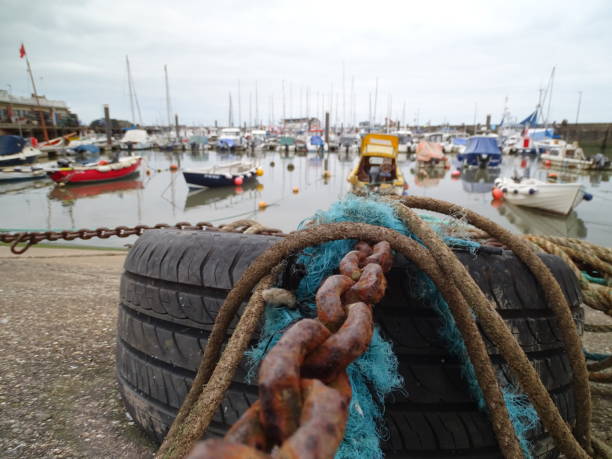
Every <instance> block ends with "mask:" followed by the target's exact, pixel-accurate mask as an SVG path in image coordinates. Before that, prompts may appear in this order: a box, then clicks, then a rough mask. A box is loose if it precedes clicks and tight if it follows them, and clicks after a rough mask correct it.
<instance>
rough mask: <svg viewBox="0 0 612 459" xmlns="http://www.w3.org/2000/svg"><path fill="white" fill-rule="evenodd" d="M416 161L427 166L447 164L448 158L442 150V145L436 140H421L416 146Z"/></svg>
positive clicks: (444, 166) (443, 165)
mask: <svg viewBox="0 0 612 459" xmlns="http://www.w3.org/2000/svg"><path fill="white" fill-rule="evenodd" d="M416 160H417V163H418V164H420V165H424V166H429V167H443V168H446V167H447V166H448V158H447V157H446V155H445V154H444V153H443V151H442V145H441V144H439V143H437V142H426V141H421V142H419V144H418V145H417V147H416Z"/></svg>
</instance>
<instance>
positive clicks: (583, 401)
mask: <svg viewBox="0 0 612 459" xmlns="http://www.w3.org/2000/svg"><path fill="white" fill-rule="evenodd" d="M399 200H400V201H401V202H402V204H404V205H406V206H409V207H414V208H419V209H424V210H430V211H433V212H438V213H442V214H446V215H457V214H459V215H461V216H462V218H464V219H465V220H466V221H467V222H468V223H470V224H471V225H473V226H476V227H477V228H480V229H481V230H483V231H486V232H487V233H489V235H491V236H492V237H494V238H496V239H497V240H498V241H500V242H501V243H503V244H504V245H505V246H507V247H508V248H510V249H511V250H512V251H513V252H514V254H515V255H516V256H517V257H518V258H519V259H520V260H521V261H522V262H523V263H525V265H526V266H527V267H528V268H529V270H530V271H531V272H532V273H533V275H534V277H535V278H536V279H537V281H538V282H539V284H540V286H541V287H542V290H543V291H544V295H545V297H546V299H547V301H548V303H549V305H550V307H551V309H552V310H553V312H554V313H555V316H556V317H557V320H558V324H559V328H560V331H561V336H562V338H563V341H564V342H565V345H566V349H567V353H568V356H569V360H570V366H571V368H572V372H573V374H574V394H575V400H576V427H575V429H574V434H575V436H576V438H577V439H578V441H579V442H580V445H582V447H584V448H585V449H586V450H587V451H589V450H590V426H591V396H590V392H589V385H588V372H587V368H586V362H585V360H584V355H583V354H582V345H581V342H580V337H579V336H578V332H577V330H576V326H575V324H574V321H573V318H572V316H571V313H570V309H569V306H568V304H567V301H566V299H565V296H564V295H563V292H562V290H561V287H560V286H559V283H558V282H557V280H556V279H555V277H554V276H553V275H552V274H551V272H550V271H549V270H548V268H547V267H546V265H545V264H544V263H543V262H542V260H540V258H539V257H538V256H537V255H536V254H535V252H534V251H533V250H532V249H531V248H530V246H529V245H528V244H527V243H526V242H525V241H524V240H522V239H521V238H519V237H517V236H515V235H513V234H512V233H510V232H509V231H507V230H505V229H503V228H501V227H500V226H499V225H497V224H496V223H494V222H493V221H491V220H489V219H487V218H485V217H483V216H481V215H479V214H477V213H475V212H472V211H471V210H469V209H466V208H463V207H460V206H457V205H455V204H452V203H450V202H446V201H440V200H434V199H430V198H422V197H418V196H405V197H402V198H400V199H399ZM437 256H439V255H437ZM447 258H450V257H447ZM449 262H450V263H451V264H450V265H448V264H446V263H449ZM459 264H460V263H459V261H458V260H456V258H455V259H454V260H453V258H450V260H449V259H447V260H445V265H446V268H445V269H446V270H447V274H448V275H449V276H450V277H452V278H454V279H458V278H461V277H463V279H462V280H461V281H460V282H459V283H458V285H457V286H458V287H459V288H460V289H462V292H463V293H464V295H465V296H466V297H467V299H468V303H469V304H470V305H471V306H472V307H473V308H474V309H475V311H476V314H477V315H478V316H479V318H480V319H481V325H482V327H483V328H484V330H485V332H486V333H487V335H488V336H489V337H490V338H491V340H492V341H493V342H494V343H495V344H496V345H497V346H498V347H499V348H500V350H501V351H502V355H503V356H504V359H505V360H506V362H507V363H508V364H509V366H510V367H511V368H513V370H514V372H515V373H516V376H517V378H518V379H519V382H520V384H521V388H522V389H523V391H524V392H525V393H526V394H527V395H528V396H529V399H530V400H531V402H532V403H533V404H534V406H535V407H536V410H537V412H538V415H539V416H540V418H541V419H542V422H543V423H544V425H545V427H546V428H547V430H548V431H549V432H550V434H551V435H552V436H553V437H554V438H555V440H557V444H558V445H559V447H560V448H561V449H562V450H564V452H565V453H566V454H568V456H569V457H587V456H586V453H585V451H584V450H583V449H582V448H581V447H580V446H579V445H578V444H577V443H576V441H575V440H574V438H571V436H568V435H567V434H566V433H564V431H565V430H566V429H565V428H563V427H565V423H564V422H563V421H559V419H560V415H559V413H558V410H557V409H556V407H555V405H554V404H553V403H552V400H551V399H550V396H549V394H548V392H547V391H546V389H545V388H544V386H543V384H542V382H541V380H540V379H539V377H538V375H537V372H536V371H535V369H534V368H533V365H531V363H530V362H529V360H528V359H527V357H526V355H525V353H524V352H523V350H522V348H521V347H520V346H519V345H518V343H517V342H516V339H514V338H512V339H511V338H510V336H512V335H511V333H510V331H509V330H508V327H507V325H506V324H505V322H504V321H503V320H502V319H501V317H499V315H497V314H496V313H495V311H494V309H493V311H492V306H491V305H490V303H489V302H488V301H487V299H486V298H485V297H484V295H483V294H482V292H481V291H480V289H478V287H477V285H476V284H475V282H474V280H473V279H472V278H471V277H470V276H469V275H468V274H467V272H465V269H463V272H465V273H466V275H465V276H462V275H460V274H457V273H461V270H460V269H459V266H457V265H459ZM451 266H452V267H453V268H454V269H452V270H451ZM494 324H496V325H497V327H494V326H493V325H494ZM495 328H497V329H495ZM500 332H507V333H502V334H498V333H500ZM504 335H505V336H504ZM508 335H510V336H508ZM502 347H503V350H502ZM551 410H552V411H551ZM559 423H560V424H563V427H561V426H560V425H559ZM569 451H571V452H569Z"/></svg>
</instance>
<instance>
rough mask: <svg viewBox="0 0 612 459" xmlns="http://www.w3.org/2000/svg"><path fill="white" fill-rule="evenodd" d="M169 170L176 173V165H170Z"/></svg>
mask: <svg viewBox="0 0 612 459" xmlns="http://www.w3.org/2000/svg"><path fill="white" fill-rule="evenodd" d="M170 170H171V171H172V172H176V171H177V170H178V166H177V165H176V164H170Z"/></svg>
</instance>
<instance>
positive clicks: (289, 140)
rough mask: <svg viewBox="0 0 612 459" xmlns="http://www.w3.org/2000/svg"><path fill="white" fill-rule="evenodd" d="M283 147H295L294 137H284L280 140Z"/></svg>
mask: <svg viewBox="0 0 612 459" xmlns="http://www.w3.org/2000/svg"><path fill="white" fill-rule="evenodd" d="M279 143H280V144H281V145H283V146H285V145H293V144H294V143H295V139H294V138H293V137H286V136H283V137H281V138H280V142H279Z"/></svg>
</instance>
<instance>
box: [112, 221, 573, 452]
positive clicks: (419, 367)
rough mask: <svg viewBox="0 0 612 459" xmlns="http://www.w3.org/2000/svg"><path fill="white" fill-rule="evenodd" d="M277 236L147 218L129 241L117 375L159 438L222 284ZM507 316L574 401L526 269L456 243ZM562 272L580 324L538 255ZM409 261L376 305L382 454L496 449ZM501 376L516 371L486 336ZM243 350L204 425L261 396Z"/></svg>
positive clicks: (562, 397)
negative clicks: (393, 369) (385, 369)
mask: <svg viewBox="0 0 612 459" xmlns="http://www.w3.org/2000/svg"><path fill="white" fill-rule="evenodd" d="M277 240H278V238H275V237H272V236H247V235H241V234H232V233H213V232H205V231H193V232H191V231H178V230H155V231H147V232H145V234H144V235H143V236H141V237H140V238H139V239H138V241H137V243H136V244H135V245H134V247H133V248H132V250H131V251H130V253H129V255H128V257H127V259H126V262H125V273H124V274H123V276H122V279H121V295H120V305H119V319H118V340H117V377H118V381H119V388H120V391H121V394H122V397H123V400H124V402H125V405H126V407H127V409H128V411H129V412H130V414H131V415H132V417H133V418H134V419H135V421H136V422H137V423H138V424H139V425H140V426H141V427H142V428H143V429H144V430H145V431H146V432H147V433H148V434H150V435H151V436H152V437H153V438H154V439H155V440H156V441H158V442H161V441H162V439H163V437H164V435H165V434H166V432H167V430H168V429H169V427H170V425H171V423H172V420H173V418H174V416H175V415H176V412H177V410H178V408H179V407H180V405H181V402H182V400H183V399H184V397H185V396H186V394H187V392H188V390H189V387H190V385H191V381H192V380H193V378H194V376H195V371H196V369H197V367H198V365H199V361H200V358H201V353H202V349H204V347H205V346H206V342H207V338H208V335H209V334H210V331H211V329H212V325H213V323H214V317H215V315H216V313H217V311H218V309H219V307H220V306H221V304H222V302H223V299H224V298H225V295H226V294H227V292H228V291H229V289H231V287H232V285H234V283H235V282H236V281H237V280H238V279H239V278H240V276H241V274H242V273H243V272H244V270H245V269H246V267H247V266H248V265H249V264H250V263H251V262H252V261H253V260H254V259H255V258H256V257H257V255H259V254H260V253H261V252H263V250H265V249H266V248H267V247H270V246H271V245H272V244H274V242H276V241H277ZM455 253H456V255H457V257H458V258H459V260H460V261H461V262H462V263H463V264H464V265H465V266H466V267H467V268H468V270H469V272H470V274H471V275H472V277H473V278H474V280H475V281H476V282H477V283H478V285H479V286H480V287H481V289H482V290H483V292H484V293H485V295H486V296H487V297H488V298H489V299H490V300H492V301H493V302H494V303H495V304H496V306H497V309H498V310H499V312H500V314H501V316H502V317H503V318H504V320H505V321H506V322H507V323H508V324H509V326H510V328H511V330H512V332H513V334H514V335H515V336H516V338H517V340H518V341H519V342H520V344H521V345H522V347H523V349H524V350H525V352H526V353H527V355H528V357H529V358H530V360H531V361H532V362H533V363H534V365H535V367H536V369H537V370H538V372H539V373H540V375H541V378H542V381H543V382H544V384H545V386H546V387H547V389H548V390H549V392H550V394H551V396H552V398H553V400H554V401H555V403H556V404H557V406H558V407H559V409H560V412H561V415H562V416H563V418H564V419H565V420H566V421H567V422H569V423H570V424H573V423H574V421H575V407H574V398H573V392H572V382H571V370H570V366H569V361H568V358H567V355H566V353H565V350H564V347H563V345H562V342H561V338H560V334H559V332H558V330H557V328H556V325H555V319H554V318H553V314H552V311H551V310H550V309H549V308H548V307H547V305H546V304H545V302H544V299H543V294H542V292H541V290H540V289H539V288H538V287H537V285H536V282H535V280H534V278H533V276H532V275H531V274H530V273H529V272H528V271H527V269H526V268H525V267H524V266H523V265H522V264H521V263H520V261H519V260H518V259H517V258H516V257H515V256H514V255H513V254H512V253H511V252H508V251H501V250H499V251H497V252H495V251H482V252H480V253H478V254H477V255H473V254H470V253H467V252H461V251H455ZM541 258H542V260H543V261H544V262H545V263H546V265H547V266H548V267H549V268H550V269H551V271H552V272H553V274H554V275H555V277H556V278H557V280H558V281H559V283H560V285H561V287H562V289H563V291H564V293H565V295H566V298H567V299H568V302H569V304H570V306H571V308H572V313H573V315H574V317H575V319H576V321H577V323H578V324H579V325H580V324H581V323H582V308H581V307H580V301H581V300H580V289H579V286H578V283H577V281H576V280H575V278H574V275H573V273H572V272H571V271H570V269H569V268H568V267H567V266H566V265H565V264H564V263H563V262H562V261H561V260H560V259H559V258H557V257H555V256H552V255H541ZM414 275H415V273H414V272H413V271H412V268H411V266H410V265H409V263H407V262H406V261H405V260H404V259H403V257H401V256H396V260H395V264H394V267H393V269H392V270H391V271H390V273H389V274H388V279H389V287H388V290H387V294H386V296H385V298H384V299H383V301H382V302H381V304H379V305H378V306H377V307H376V308H375V317H376V321H377V323H378V325H379V327H380V329H381V332H382V333H383V335H384V336H385V337H386V338H387V339H389V340H392V341H393V344H394V351H395V353H396V355H397V356H398V360H399V370H400V373H401V375H402V376H403V377H404V381H405V386H404V389H405V390H403V391H397V392H395V393H393V394H391V396H390V397H388V399H387V400H386V401H385V426H383V430H386V431H388V433H389V435H387V439H386V440H384V442H383V449H384V450H385V453H386V457H412V458H417V457H430V458H431V457H449V458H450V457H453V458H456V457H465V458H467V457H477V458H485V457H486V458H493V457H501V454H500V452H499V449H498V446H497V442H496V440H495V436H494V434H493V431H492V429H491V427H490V425H489V422H488V419H487V417H486V415H484V414H483V413H481V412H480V411H478V409H477V407H476V404H475V403H474V401H473V400H472V399H471V397H470V395H469V393H468V389H467V385H466V383H465V381H464V380H463V379H462V376H461V367H460V364H459V362H458V361H457V360H456V359H455V358H454V357H452V356H450V355H449V354H448V352H447V350H446V346H445V344H444V342H443V341H442V340H441V339H440V337H439V336H438V329H439V328H440V326H441V321H440V319H439V317H438V314H437V313H436V311H435V310H434V309H433V305H432V304H430V303H429V302H428V301H426V300H425V301H423V300H418V299H417V298H416V296H417V295H416V294H415V292H414V291H413V290H412V289H411V285H413V284H414V281H413V279H414ZM485 341H486V343H487V347H488V351H489V354H490V355H491V358H492V361H493V363H494V364H495V367H496V370H497V373H498V376H499V379H500V380H501V381H502V382H514V383H516V381H515V380H514V378H513V376H512V375H511V372H510V371H509V369H508V368H507V365H506V364H505V363H504V362H503V359H501V357H500V355H499V352H498V350H497V349H496V348H495V346H493V345H492V343H491V342H489V341H488V340H487V339H486V337H485ZM246 371H247V364H246V363H245V362H244V361H243V362H241V365H240V366H239V368H238V371H237V374H236V375H235V377H234V382H233V383H232V385H231V386H230V389H229V390H228V392H227V393H226V394H225V398H224V400H223V402H222V403H221V406H220V407H219V410H218V411H217V412H216V413H215V416H214V417H213V421H212V423H211V426H210V427H209V429H208V432H207V435H208V436H211V435H212V436H219V435H223V433H224V432H225V431H226V430H227V429H228V428H229V426H230V425H231V424H233V423H234V422H235V421H236V420H237V419H238V418H239V417H240V415H241V414H242V413H243V412H244V410H246V409H247V408H248V407H249V406H250V404H252V403H253V402H254V401H255V400H256V399H257V388H256V386H254V385H251V384H248V383H247V382H246V381H245V377H246ZM531 434H532V436H531V442H532V444H533V452H534V457H537V458H549V457H556V456H557V455H558V453H557V451H556V449H555V447H554V445H553V443H552V441H551V439H550V437H549V436H548V434H546V433H545V432H544V430H543V428H542V426H541V425H539V426H538V427H537V428H536V429H535V430H534V431H532V433H531Z"/></svg>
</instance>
